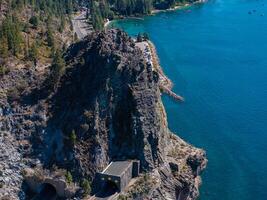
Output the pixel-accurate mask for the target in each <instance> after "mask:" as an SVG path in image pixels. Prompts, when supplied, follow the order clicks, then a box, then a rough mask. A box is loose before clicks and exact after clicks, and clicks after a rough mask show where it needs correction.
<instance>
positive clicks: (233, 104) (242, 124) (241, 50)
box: [116, 0, 267, 200]
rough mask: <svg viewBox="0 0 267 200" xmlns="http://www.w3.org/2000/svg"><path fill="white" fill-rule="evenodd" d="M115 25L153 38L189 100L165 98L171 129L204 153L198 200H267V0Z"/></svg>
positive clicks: (236, 0)
mask: <svg viewBox="0 0 267 200" xmlns="http://www.w3.org/2000/svg"><path fill="white" fill-rule="evenodd" d="M253 10H256V11H255V12H253ZM249 11H252V14H248V12H249ZM262 14H264V16H261V15H262ZM116 26H118V27H121V28H123V29H124V30H125V31H127V32H128V33H129V34H131V35H136V34H137V33H138V32H147V33H148V34H149V35H150V38H151V40H152V41H153V42H154V43H155V45H156V48H157V51H158V54H159V57H160V61H161V65H162V67H163V69H164V71H165V72H166V74H167V75H168V76H169V77H170V78H171V79H172V80H173V82H174V84H175V87H174V91H176V92H177V93H179V94H181V95H183V96H184V97H185V99H186V102H185V103H182V104H177V103H175V102H173V101H172V100H171V99H170V98H169V97H166V96H165V97H163V101H164V104H165V107H166V110H167V114H168V121H169V127H170V129H171V130H172V131H174V132H176V133H177V134H178V135H179V136H181V137H182V138H184V139H185V140H186V141H188V142H190V143H192V144H194V145H195V146H198V147H201V148H204V149H205V150H206V151H207V155H208V159H209V163H208V167H207V169H206V170H205V172H204V173H203V175H202V177H203V185H202V187H201V189H200V190H201V196H200V199H201V200H267V80H266V79H267V0H258V1H256V0H224V1H223V0H217V1H209V2H208V3H206V4H204V5H197V6H193V7H191V8H189V9H186V10H180V11H173V12H167V13H160V14H157V15H155V16H149V17H145V18H144V20H124V21H119V22H117V23H116Z"/></svg>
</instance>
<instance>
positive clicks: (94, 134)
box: [0, 30, 207, 200]
mask: <svg viewBox="0 0 267 200" xmlns="http://www.w3.org/2000/svg"><path fill="white" fill-rule="evenodd" d="M65 60H66V72H65V74H64V75H63V76H62V78H61V79H60V81H59V82H58V83H57V84H55V85H54V87H53V88H54V90H53V91H50V90H48V89H47V87H48V86H47V84H46V83H47V80H49V75H45V74H40V73H39V72H38V71H36V70H35V71H34V70H33V71H31V70H28V69H21V70H19V71H16V72H13V73H9V74H7V75H6V77H4V78H3V79H2V80H1V88H2V95H1V103H2V104H1V109H0V116H1V119H2V120H1V124H0V128H1V134H2V135H1V137H2V138H3V139H2V140H1V151H9V149H8V148H10V151H11V150H12V151H14V152H15V153H14V154H13V155H14V156H15V157H14V158H13V157H11V158H12V159H14V160H10V159H7V158H6V159H5V158H3V159H2V158H1V159H2V160H1V164H0V166H1V168H0V170H1V174H3V175H5V174H7V173H11V174H13V171H16V173H15V172H14V174H13V175H14V176H15V177H16V179H18V180H17V181H13V182H11V183H10V182H8V181H7V180H3V179H4V178H3V177H1V176H0V178H1V181H2V186H1V188H0V191H1V190H2V191H3V192H7V191H12V195H13V196H14V198H15V199H16V196H17V195H18V193H19V191H21V194H23V189H22V190H20V189H19V188H21V183H22V181H23V178H22V176H21V174H20V170H22V169H23V168H25V167H34V166H36V165H37V166H42V167H44V168H47V169H48V170H50V169H52V168H54V166H57V167H58V168H63V169H66V170H68V171H70V172H71V173H72V175H73V179H74V181H75V182H79V181H80V180H81V179H82V178H83V177H86V178H87V179H90V180H91V181H94V175H95V173H96V172H98V171H101V170H103V168H105V167H106V166H107V165H108V164H109V162H110V161H112V160H124V159H138V160H140V162H141V169H142V174H143V175H141V176H140V177H139V178H137V180H136V181H135V182H134V183H133V184H131V186H129V187H128V189H127V190H126V191H125V192H123V193H122V194H121V195H120V198H128V199H178V200H183V199H187V200H190V199H196V198H197V196H198V187H199V184H200V177H199V173H200V172H201V171H202V170H203V169H204V168H205V165H206V162H207V161H206V158H205V152H204V151H203V150H200V149H197V148H195V147H193V146H191V145H189V144H187V143H185V142H184V141H183V140H182V139H180V138H179V137H178V136H176V135H174V134H173V133H171V132H170V131H169V129H168V125H167V119H166V114H165V110H164V107H163V105H162V102H161V97H160V95H161V94H160V90H159V83H158V77H159V76H158V74H157V72H155V71H153V69H152V67H151V66H150V65H149V64H146V63H145V61H144V58H143V55H142V52H141V50H140V49H138V48H137V47H136V46H135V43H134V42H133V40H132V39H131V38H129V37H128V36H127V34H126V33H124V32H122V31H120V30H109V31H106V32H97V33H93V34H92V35H90V36H88V37H87V38H86V39H85V40H83V41H81V42H78V43H76V44H74V45H72V46H71V47H70V48H69V49H68V51H67V52H66V54H65ZM48 74H49V73H48ZM12 76H19V80H20V79H21V80H23V81H24V84H25V87H24V89H21V90H22V91H21V92H20V90H17V91H16V92H17V93H18V94H16V95H17V96H19V98H15V97H16V95H14V94H13V93H14V91H13V93H12V90H11V88H18V83H16V82H15V83H14V82H12V83H10V82H11V79H10V78H11V77H12ZM41 77H42V78H41ZM44 77H46V79H45V78H44ZM25 80H26V81H25ZM19 85H21V84H19ZM33 86H34V87H33ZM13 90H14V89H13ZM14 96H15V97H14ZM8 97H9V98H8ZM13 140H14V141H15V142H12V141H13ZM10 143H13V145H9V144H10ZM9 160H10V161H9ZM12 170H13V171H12ZM15 177H14V180H15ZM3 194H4V193H3ZM1 195H2V192H1ZM0 197H1V196H0Z"/></svg>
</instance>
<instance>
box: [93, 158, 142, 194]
mask: <svg viewBox="0 0 267 200" xmlns="http://www.w3.org/2000/svg"><path fill="white" fill-rule="evenodd" d="M139 168H140V162H139V161H137V160H125V161H113V162H111V163H110V164H109V165H108V166H107V167H106V168H105V169H104V170H103V171H102V172H99V173H97V178H96V180H97V185H98V188H99V189H98V190H99V192H98V193H97V194H96V195H95V196H96V197H102V198H103V197H108V196H112V195H113V194H116V193H120V192H122V191H123V190H124V189H125V188H126V187H127V186H128V184H129V182H130V181H131V179H132V178H134V177H137V176H138V175H139Z"/></svg>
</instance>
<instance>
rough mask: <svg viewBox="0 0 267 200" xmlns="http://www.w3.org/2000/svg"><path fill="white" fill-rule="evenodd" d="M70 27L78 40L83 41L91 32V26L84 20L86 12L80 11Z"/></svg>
mask: <svg viewBox="0 0 267 200" xmlns="http://www.w3.org/2000/svg"><path fill="white" fill-rule="evenodd" d="M72 25H73V31H74V33H76V35H77V38H78V39H79V40H81V39H83V38H84V37H85V36H87V35H88V34H89V33H91V32H92V31H93V27H92V25H90V24H89V23H88V21H87V19H86V11H82V12H81V13H80V14H79V15H77V16H74V18H73V19H72Z"/></svg>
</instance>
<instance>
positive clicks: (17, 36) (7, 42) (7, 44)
mask: <svg viewBox="0 0 267 200" xmlns="http://www.w3.org/2000/svg"><path fill="white" fill-rule="evenodd" d="M0 41H1V43H0V51H1V52H0V53H3V54H6V53H7V50H8V51H10V52H12V54H13V55H15V56H17V55H18V54H19V53H20V51H21V44H22V42H23V40H22V36H21V26H20V23H19V21H18V19H17V18H16V17H14V16H8V17H6V19H5V20H4V21H3V23H2V25H1V26H0Z"/></svg>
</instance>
